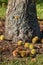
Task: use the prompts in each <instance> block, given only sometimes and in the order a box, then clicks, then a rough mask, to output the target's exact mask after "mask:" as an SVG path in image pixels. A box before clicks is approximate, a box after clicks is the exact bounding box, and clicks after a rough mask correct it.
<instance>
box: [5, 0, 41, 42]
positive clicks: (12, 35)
mask: <svg viewBox="0 0 43 65" xmlns="http://www.w3.org/2000/svg"><path fill="white" fill-rule="evenodd" d="M34 36H39V37H40V28H39V24H38V20H37V14H36V5H35V1H34V0H9V3H8V8H7V11H6V22H5V37H6V38H7V39H10V40H12V41H13V42H17V41H18V40H20V39H21V40H23V41H24V42H25V41H28V42H31V39H32V38H33V37H34Z"/></svg>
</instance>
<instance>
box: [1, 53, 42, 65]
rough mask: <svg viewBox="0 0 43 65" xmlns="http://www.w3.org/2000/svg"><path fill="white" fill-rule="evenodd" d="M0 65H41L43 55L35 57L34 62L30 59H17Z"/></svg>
mask: <svg viewBox="0 0 43 65" xmlns="http://www.w3.org/2000/svg"><path fill="white" fill-rule="evenodd" d="M0 65H43V54H42V55H37V57H36V58H35V60H34V61H32V58H24V59H20V58H19V59H13V60H12V61H4V62H2V63H1V62H0Z"/></svg>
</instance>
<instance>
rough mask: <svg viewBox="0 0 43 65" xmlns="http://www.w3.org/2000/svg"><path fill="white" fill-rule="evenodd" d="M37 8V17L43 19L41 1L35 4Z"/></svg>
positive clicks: (42, 4)
mask: <svg viewBox="0 0 43 65" xmlns="http://www.w3.org/2000/svg"><path fill="white" fill-rule="evenodd" d="M36 8H37V16H38V18H39V19H43V2H42V3H40V4H37V5H36Z"/></svg>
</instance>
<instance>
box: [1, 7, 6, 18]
mask: <svg viewBox="0 0 43 65" xmlns="http://www.w3.org/2000/svg"><path fill="white" fill-rule="evenodd" d="M5 15H6V8H4V7H2V8H1V7H0V18H5Z"/></svg>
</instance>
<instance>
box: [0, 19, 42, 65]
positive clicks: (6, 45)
mask: <svg viewBox="0 0 43 65" xmlns="http://www.w3.org/2000/svg"><path fill="white" fill-rule="evenodd" d="M0 22H1V23H2V26H1V25H0V30H2V31H0V35H1V34H2V35H4V32H5V20H4V19H3V20H0ZM40 22H43V21H39V24H40V30H41V31H42V30H43V24H42V23H40ZM36 45H37V44H36ZM41 45H42V46H43V44H42V43H41ZM37 46H38V45H37ZM39 46H40V45H39ZM1 47H2V48H1ZM14 48H16V46H15V45H14V43H11V40H6V39H4V40H3V41H1V40H0V61H1V62H0V65H43V48H42V52H41V53H42V54H37V55H36V56H35V57H34V58H32V57H31V56H28V57H23V58H22V57H20V58H17V57H14V56H13V55H12V50H14ZM40 48H41V47H40ZM1 51H2V52H1Z"/></svg>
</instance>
